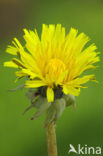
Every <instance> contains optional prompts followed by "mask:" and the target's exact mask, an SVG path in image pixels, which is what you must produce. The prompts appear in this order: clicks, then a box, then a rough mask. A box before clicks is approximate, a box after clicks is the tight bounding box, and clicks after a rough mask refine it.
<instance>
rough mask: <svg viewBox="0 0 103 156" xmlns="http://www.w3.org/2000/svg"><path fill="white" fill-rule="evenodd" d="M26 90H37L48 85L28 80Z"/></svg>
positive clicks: (39, 81)
mask: <svg viewBox="0 0 103 156" xmlns="http://www.w3.org/2000/svg"><path fill="white" fill-rule="evenodd" d="M25 86H26V88H37V87H41V86H46V83H44V82H43V81H42V80H32V81H30V80H28V81H26V84H25Z"/></svg>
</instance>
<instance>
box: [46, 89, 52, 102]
mask: <svg viewBox="0 0 103 156" xmlns="http://www.w3.org/2000/svg"><path fill="white" fill-rule="evenodd" d="M47 100H48V102H53V101H54V91H53V89H52V88H50V87H48V88H47Z"/></svg>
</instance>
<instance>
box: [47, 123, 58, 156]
mask: <svg viewBox="0 0 103 156" xmlns="http://www.w3.org/2000/svg"><path fill="white" fill-rule="evenodd" d="M46 130H47V148H48V156H57V145H56V134H55V125H54V123H51V124H49V125H48V126H47V128H46Z"/></svg>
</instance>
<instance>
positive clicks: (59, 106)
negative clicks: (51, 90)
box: [45, 98, 66, 127]
mask: <svg viewBox="0 0 103 156" xmlns="http://www.w3.org/2000/svg"><path fill="white" fill-rule="evenodd" d="M65 106H66V103H65V100H64V99H63V98H61V99H57V100H55V101H54V102H53V103H52V104H51V106H50V107H49V109H48V110H47V116H46V120H45V127H47V125H48V124H50V123H51V122H56V121H57V119H58V118H59V117H60V116H61V115H62V113H63V111H64V109H65Z"/></svg>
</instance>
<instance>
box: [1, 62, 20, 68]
mask: <svg viewBox="0 0 103 156" xmlns="http://www.w3.org/2000/svg"><path fill="white" fill-rule="evenodd" d="M4 66H5V67H11V68H18V65H16V64H15V63H14V62H12V61H7V62H4Z"/></svg>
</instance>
